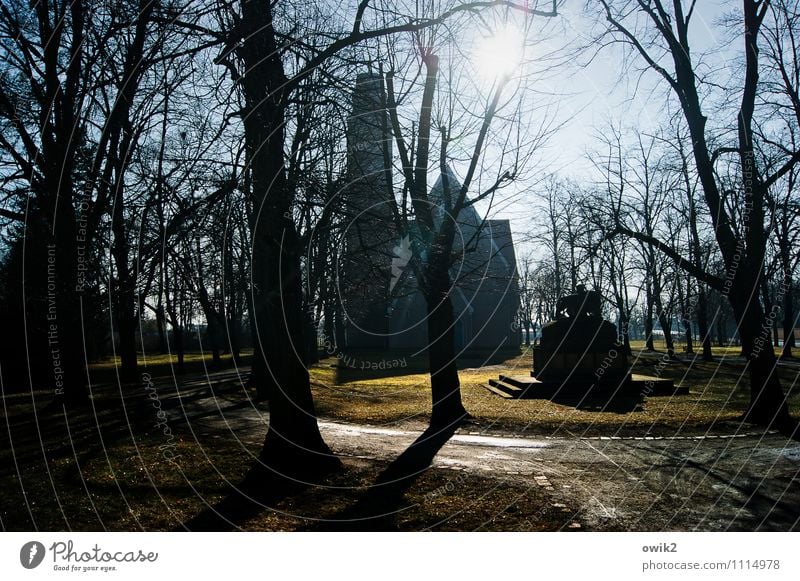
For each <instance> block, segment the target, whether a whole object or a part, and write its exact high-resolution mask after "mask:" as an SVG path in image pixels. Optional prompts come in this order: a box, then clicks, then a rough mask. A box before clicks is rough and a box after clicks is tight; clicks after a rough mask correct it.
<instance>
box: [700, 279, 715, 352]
mask: <svg viewBox="0 0 800 581" xmlns="http://www.w3.org/2000/svg"><path fill="white" fill-rule="evenodd" d="M707 296H708V295H707V294H706V289H705V288H703V285H702V284H700V285H698V288H697V330H698V331H699V333H700V341H701V342H702V345H703V361H711V360H713V359H714V356H713V353H712V352H711V329H710V328H709V325H708V298H707Z"/></svg>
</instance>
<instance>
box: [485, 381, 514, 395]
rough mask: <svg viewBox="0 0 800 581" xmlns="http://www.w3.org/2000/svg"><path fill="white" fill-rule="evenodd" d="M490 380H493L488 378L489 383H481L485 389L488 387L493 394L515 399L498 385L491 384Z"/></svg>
mask: <svg viewBox="0 0 800 581" xmlns="http://www.w3.org/2000/svg"><path fill="white" fill-rule="evenodd" d="M492 381H494V380H491V379H490V380H489V383H484V384H483V387H485V388H486V389H488V390H489V391H491V392H492V393H493V394H495V395H499V396H500V397H504V398H505V399H516V398H515V397H514V396H513V395H511V394H510V393H507V392H505V391H503V390H502V389H500V388H499V387H496V386H494V385H491V382H492Z"/></svg>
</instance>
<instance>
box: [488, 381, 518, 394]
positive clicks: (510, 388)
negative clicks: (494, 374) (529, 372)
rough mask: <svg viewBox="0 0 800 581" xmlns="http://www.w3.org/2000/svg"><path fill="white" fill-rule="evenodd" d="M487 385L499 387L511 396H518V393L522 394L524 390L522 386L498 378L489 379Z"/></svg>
mask: <svg viewBox="0 0 800 581" xmlns="http://www.w3.org/2000/svg"><path fill="white" fill-rule="evenodd" d="M489 385H491V386H492V387H494V388H496V389H499V390H500V391H503V392H505V393H507V394H508V395H510V396H511V397H520V395H522V392H523V391H524V389H523V388H521V387H518V386H516V385H512V384H510V383H506V382H505V381H502V380H500V379H490V380H489Z"/></svg>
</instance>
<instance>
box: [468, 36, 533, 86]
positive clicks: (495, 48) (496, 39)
mask: <svg viewBox="0 0 800 581" xmlns="http://www.w3.org/2000/svg"><path fill="white" fill-rule="evenodd" d="M522 45H523V38H522V34H520V32H519V30H517V29H516V28H512V27H509V28H505V29H503V30H500V31H497V32H496V33H495V34H494V35H492V36H488V37H486V38H483V39H482V40H481V41H479V42H478V45H477V48H476V50H475V65H476V67H477V70H478V74H480V75H481V76H482V77H484V78H487V79H494V78H497V77H501V76H503V75H513V74H514V71H515V70H516V69H517V67H519V65H520V63H521V61H522Z"/></svg>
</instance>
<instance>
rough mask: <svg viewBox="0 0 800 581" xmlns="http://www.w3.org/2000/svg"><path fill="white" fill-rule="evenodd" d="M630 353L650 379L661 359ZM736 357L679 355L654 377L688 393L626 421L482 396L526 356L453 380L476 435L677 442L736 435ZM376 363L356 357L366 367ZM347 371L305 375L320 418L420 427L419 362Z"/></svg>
mask: <svg viewBox="0 0 800 581" xmlns="http://www.w3.org/2000/svg"><path fill="white" fill-rule="evenodd" d="M632 347H633V350H634V356H633V357H632V358H631V360H630V361H631V362H633V372H634V373H640V374H644V375H653V373H654V369H655V368H656V365H657V364H659V362H661V361H662V360H663V357H664V353H663V352H656V353H647V352H645V351H644V344H643V343H641V342H634V344H633V345H632ZM738 355H739V349H738V348H734V347H729V348H725V349H724V350H723V349H721V348H715V360H714V361H712V362H704V361H702V360H700V359H699V358H697V359H693V356H687V355H685V354H680V355H679V357H678V359H677V360H676V361H672V362H669V363H667V364H666V366H665V367H664V368H663V370H662V371H660V373H661V376H662V377H665V378H670V379H673V380H674V382H675V385H676V386H684V387H688V388H689V394H688V395H677V396H669V397H649V398H646V399H645V400H644V401H642V402H641V403H640V405H638V406H637V407H636V409H635V411H631V412H628V413H619V412H616V411H595V410H594V409H592V410H589V409H577V408H575V407H571V406H565V405H561V404H558V403H553V402H551V401H549V400H546V399H539V400H537V399H525V400H506V399H503V398H501V397H498V396H494V395H492V394H490V393H489V392H488V391H487V390H486V389H484V387H483V386H484V385H485V384H486V383H487V382H488V381H489V379H493V378H494V379H496V378H497V376H498V375H499V374H500V373H503V374H506V375H527V374H528V373H529V371H530V368H531V357H532V356H531V353H530V352H529V351H524V352H523V353H522V354H520V355H518V356H516V357H511V358H509V359H508V360H506V361H504V362H502V363H501V364H495V365H489V366H484V367H480V366H478V365H479V362H475V361H473V362H469V363H468V364H467V365H470V364H472V365H475V366H474V367H469V366H467V367H465V366H463V365H462V366H461V372H460V374H459V375H460V379H461V390H462V398H463V401H464V405H465V407H466V408H467V410H468V411H469V412H470V414H472V415H473V416H474V417H475V419H476V421H477V422H478V423H479V424H480V426H481V428H482V429H484V430H493V429H500V430H503V431H513V432H526V433H535V434H547V435H555V434H558V435H564V436H567V435H609V436H613V435H646V434H652V435H680V434H683V433H695V434H696V433H698V432H700V433H703V432H705V431H706V430H720V429H721V430H725V431H728V432H729V431H731V430H732V429H735V428H736V426H735V425H732V424H731V422H734V420H736V418H738V417H739V416H740V415H741V414H742V412H743V411H744V410H745V409H746V407H747V404H748V402H749V397H750V392H749V384H748V376H747V373H746V371H745V369H744V361H743V360H742V359H741V358H739V357H738ZM378 357H379V356H378V355H377V354H372V355H370V354H366V355H364V359H365V360H367V361H370V362H374V361H377V360H378ZM355 363H356V369H355V370H353V369H341V368H340V367H337V364H338V361H337V360H336V359H335V358H330V359H326V360H323V361H322V362H320V363H319V364H317V365H315V366H313V367H312V369H311V376H312V381H313V389H314V399H315V402H316V405H317V411H318V412H319V414H320V415H321V416H326V417H331V418H334V419H337V420H342V421H349V422H354V423H375V424H385V423H392V422H402V421H406V420H411V419H416V420H421V421H427V417H428V413H429V410H430V389H429V378H428V374H427V372H426V369H425V360H424V358H422V357H418V358H416V359H413V360H412V359H408V360H407V361H406V367H405V368H402V369H393V370H391V372H387V373H385V374H384V376H383V377H380V376H375V375H376V374H375V373H373V372H361V371H359V369H358V367H359V362H358V361H356V362H355ZM799 372H800V366H797V365H794V366H781V367H780V369H779V373H780V375H781V380H782V384H783V386H784V390H785V391H786V392H787V393H789V399H788V402H789V405H790V410H791V411H792V413H794V414H800V391H799V390H798V389H797V380H798V373H799ZM401 373H402V374H401ZM586 407H592V406H586ZM596 407H602V406H596Z"/></svg>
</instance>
